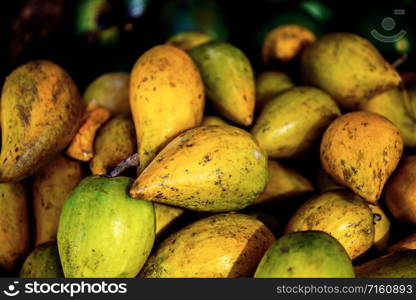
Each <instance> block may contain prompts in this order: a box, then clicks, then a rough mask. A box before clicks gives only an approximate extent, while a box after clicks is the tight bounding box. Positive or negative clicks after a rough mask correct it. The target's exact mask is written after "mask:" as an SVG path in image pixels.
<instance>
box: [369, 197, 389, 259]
mask: <svg viewBox="0 0 416 300" xmlns="http://www.w3.org/2000/svg"><path fill="white" fill-rule="evenodd" d="M368 207H369V208H370V209H371V212H372V213H373V223H374V246H375V247H376V248H377V249H378V250H380V251H384V250H386V248H387V244H388V243H389V239H390V220H389V218H388V217H387V216H386V214H385V213H384V211H383V210H382V209H381V207H380V206H379V205H375V204H369V205H368Z"/></svg>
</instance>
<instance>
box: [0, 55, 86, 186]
mask: <svg viewBox="0 0 416 300" xmlns="http://www.w3.org/2000/svg"><path fill="white" fill-rule="evenodd" d="M81 114H82V104H81V99H80V96H79V93H78V89H77V87H76V86H75V83H74V82H73V81H72V79H71V77H70V76H69V75H68V74H67V73H66V72H65V71H64V70H63V69H62V68H61V67H59V66H58V65H56V64H54V63H52V62H50V61H46V60H40V61H31V62H28V63H26V64H24V65H22V66H20V67H18V68H17V69H15V70H14V71H13V72H12V73H11V74H10V75H9V76H8V77H7V79H6V82H5V83H4V86H3V91H2V95H1V115H2V116H1V130H2V149H1V154H0V182H8V181H18V180H21V179H23V178H25V177H28V176H30V175H33V174H34V173H35V172H36V171H37V170H38V169H40V168H41V167H42V166H43V165H45V164H46V163H48V162H49V161H51V160H52V159H53V158H54V156H55V155H57V154H58V153H60V152H61V151H62V150H63V149H64V148H65V147H66V146H67V145H68V144H69V142H70V141H71V140H72V138H73V137H74V135H75V133H76V131H77V129H78V126H79V123H80V120H81Z"/></svg>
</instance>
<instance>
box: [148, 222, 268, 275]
mask: <svg viewBox="0 0 416 300" xmlns="http://www.w3.org/2000/svg"><path fill="white" fill-rule="evenodd" d="M274 241H275V238H274V236H273V233H272V232H271V231H270V230H269V229H268V228H267V227H266V226H265V225H264V224H263V223H262V222H260V221H258V220H257V219H255V218H253V217H250V216H247V215H244V214H220V215H214V216H211V217H208V218H204V219H201V220H199V221H196V222H195V223H192V224H190V225H188V226H186V227H185V228H183V229H181V230H179V231H177V232H176V233H174V234H172V235H171V236H170V237H169V238H167V239H166V240H165V241H164V242H163V243H162V244H160V246H159V247H158V248H157V249H156V252H155V253H154V254H152V255H151V256H150V257H149V259H148V261H147V262H146V264H145V266H144V267H143V269H142V271H141V272H140V277H146V278H183V277H188V278H189V277H194V278H196V277H198V278H230V277H250V276H252V275H253V273H254V271H255V269H256V266H257V264H258V263H259V261H260V259H261V257H262V256H263V254H264V253H265V252H266V250H267V249H268V248H269V247H270V246H271V245H272V244H273V243H274Z"/></svg>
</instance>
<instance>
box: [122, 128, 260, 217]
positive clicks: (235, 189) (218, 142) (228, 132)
mask: <svg viewBox="0 0 416 300" xmlns="http://www.w3.org/2000/svg"><path fill="white" fill-rule="evenodd" d="M267 179H268V174H267V157H266V155H265V153H264V152H263V151H262V150H261V149H260V148H259V146H258V145H257V143H256V142H255V140H254V139H253V137H252V136H251V135H250V134H249V133H248V132H246V131H244V130H242V129H239V128H237V127H233V126H227V125H223V126H219V125H209V126H201V127H197V128H194V129H190V130H188V131H186V132H184V133H182V134H180V135H179V136H177V137H176V138H175V139H174V140H173V141H172V142H170V143H169V144H168V145H167V146H166V147H165V148H164V149H163V150H162V151H161V152H160V153H159V154H158V155H157V156H156V157H155V159H154V160H153V161H152V162H151V163H150V165H149V166H148V167H147V168H146V169H145V170H144V171H143V172H142V173H141V174H140V175H139V177H138V178H137V179H136V181H135V182H134V184H133V186H132V187H131V189H130V194H131V195H132V196H133V197H135V198H137V199H144V200H148V201H154V202H159V203H162V204H168V205H172V206H179V207H182V208H186V209H191V210H196V211H210V212H224V211H233V210H239V209H243V208H244V207H247V206H248V205H250V204H252V203H253V202H254V200H255V199H257V198H258V197H259V196H260V194H261V193H262V192H263V191H264V189H265V187H266V184H267Z"/></svg>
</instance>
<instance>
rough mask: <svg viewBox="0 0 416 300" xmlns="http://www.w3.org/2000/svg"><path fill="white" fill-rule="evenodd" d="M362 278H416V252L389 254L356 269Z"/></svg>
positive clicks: (405, 251)
mask: <svg viewBox="0 0 416 300" xmlns="http://www.w3.org/2000/svg"><path fill="white" fill-rule="evenodd" d="M355 272H356V274H357V277H360V278H416V250H404V251H399V252H396V253H393V254H388V255H385V256H382V257H379V258H376V259H373V260H371V261H369V262H366V263H364V264H361V265H359V266H356V267H355Z"/></svg>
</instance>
